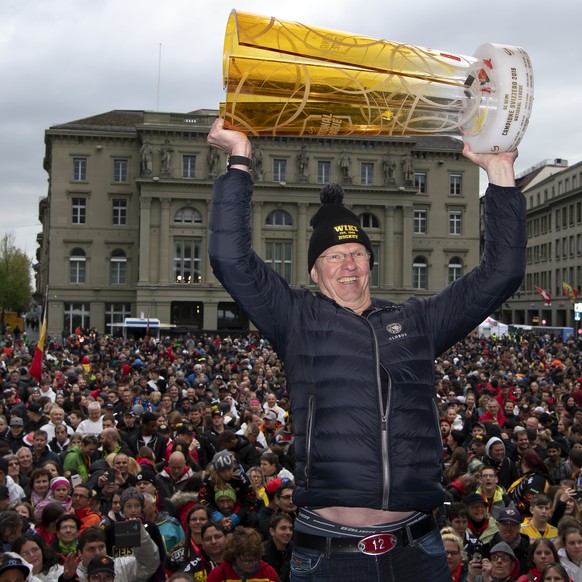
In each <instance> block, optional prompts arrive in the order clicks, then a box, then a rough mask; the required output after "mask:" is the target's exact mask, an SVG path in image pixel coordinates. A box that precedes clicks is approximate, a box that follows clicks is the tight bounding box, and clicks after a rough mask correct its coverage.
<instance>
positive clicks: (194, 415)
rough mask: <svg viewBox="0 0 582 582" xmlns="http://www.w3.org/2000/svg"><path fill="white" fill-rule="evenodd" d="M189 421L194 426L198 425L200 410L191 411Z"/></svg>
mask: <svg viewBox="0 0 582 582" xmlns="http://www.w3.org/2000/svg"><path fill="white" fill-rule="evenodd" d="M188 419H189V420H190V422H191V423H193V424H194V425H197V424H198V423H199V422H200V411H199V410H197V409H196V410H191V411H190V412H189V413H188Z"/></svg>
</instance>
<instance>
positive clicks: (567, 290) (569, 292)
mask: <svg viewBox="0 0 582 582" xmlns="http://www.w3.org/2000/svg"><path fill="white" fill-rule="evenodd" d="M562 293H564V295H565V296H566V297H567V298H568V299H569V300H570V301H571V302H572V303H576V299H577V298H578V295H580V293H579V291H578V290H577V289H574V287H572V285H569V284H568V283H566V282H565V281H562Z"/></svg>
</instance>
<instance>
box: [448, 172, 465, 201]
mask: <svg viewBox="0 0 582 582" xmlns="http://www.w3.org/2000/svg"><path fill="white" fill-rule="evenodd" d="M462 185H463V177H462V176H461V174H451V175H450V186H449V192H450V194H451V196H460V195H461V194H462Z"/></svg>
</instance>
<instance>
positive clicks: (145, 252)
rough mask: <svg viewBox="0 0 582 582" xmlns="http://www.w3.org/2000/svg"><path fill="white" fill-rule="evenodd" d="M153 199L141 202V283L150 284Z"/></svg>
mask: <svg viewBox="0 0 582 582" xmlns="http://www.w3.org/2000/svg"><path fill="white" fill-rule="evenodd" d="M151 206H152V199H151V198H150V197H149V196H147V197H144V196H142V197H141V198H140V200H139V215H140V219H139V283H149V282H150V229H151Z"/></svg>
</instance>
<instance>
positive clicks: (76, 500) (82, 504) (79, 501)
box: [72, 487, 90, 511]
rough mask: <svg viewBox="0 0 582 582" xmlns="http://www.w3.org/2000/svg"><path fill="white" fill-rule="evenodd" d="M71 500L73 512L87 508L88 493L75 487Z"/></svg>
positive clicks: (82, 488) (83, 488) (81, 488)
mask: <svg viewBox="0 0 582 582" xmlns="http://www.w3.org/2000/svg"><path fill="white" fill-rule="evenodd" d="M72 498H73V502H72V506H73V509H74V510H75V511H78V510H79V509H85V508H86V507H89V499H90V497H89V491H87V489H85V487H75V490H74V491H73V495H72Z"/></svg>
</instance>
